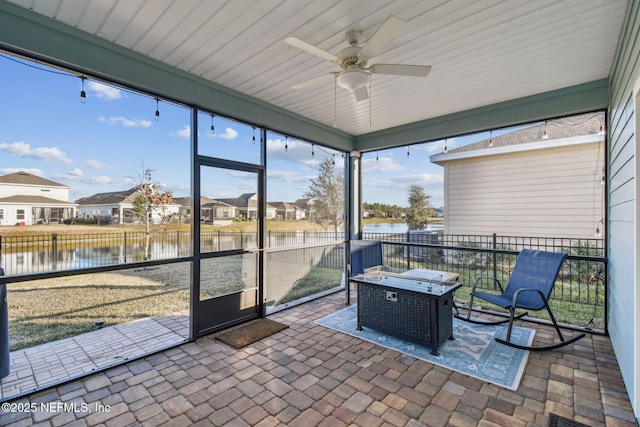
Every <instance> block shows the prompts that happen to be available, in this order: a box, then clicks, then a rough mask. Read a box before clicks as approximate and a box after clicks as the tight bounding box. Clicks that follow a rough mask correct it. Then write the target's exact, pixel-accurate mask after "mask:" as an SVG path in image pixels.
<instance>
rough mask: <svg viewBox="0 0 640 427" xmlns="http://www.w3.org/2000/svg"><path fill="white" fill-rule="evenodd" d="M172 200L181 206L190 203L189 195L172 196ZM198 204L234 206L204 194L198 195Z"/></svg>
mask: <svg viewBox="0 0 640 427" xmlns="http://www.w3.org/2000/svg"><path fill="white" fill-rule="evenodd" d="M173 201H174V202H176V203H177V204H179V205H181V206H189V205H191V197H174V199H173ZM200 205H201V206H207V205H216V206H229V207H235V206H232V205H230V204H228V203H225V202H221V201H220V200H216V199H211V198H209V197H204V196H202V197H200Z"/></svg>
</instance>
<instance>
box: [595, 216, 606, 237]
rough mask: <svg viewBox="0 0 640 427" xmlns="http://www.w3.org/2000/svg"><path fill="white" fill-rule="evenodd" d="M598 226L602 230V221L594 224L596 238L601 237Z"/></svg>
mask: <svg viewBox="0 0 640 427" xmlns="http://www.w3.org/2000/svg"><path fill="white" fill-rule="evenodd" d="M600 226H602V227H603V228H604V220H602V219H601V220H600V221H598V223H597V224H596V237H602V230H601V228H600Z"/></svg>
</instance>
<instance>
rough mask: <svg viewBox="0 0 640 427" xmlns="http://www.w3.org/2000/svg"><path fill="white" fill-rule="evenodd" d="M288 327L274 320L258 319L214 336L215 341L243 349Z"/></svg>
mask: <svg viewBox="0 0 640 427" xmlns="http://www.w3.org/2000/svg"><path fill="white" fill-rule="evenodd" d="M288 327H289V326H288V325H285V324H282V323H280V322H276V321H275V320H270V319H258V320H254V321H253V322H249V323H246V324H244V325H242V326H238V327H237V328H233V329H230V330H228V331H226V332H222V333H221V334H220V335H217V336H216V339H217V340H218V341H222V342H223V343H225V344H227V345H230V346H231V347H234V348H243V347H246V346H248V345H249V344H253V343H254V342H256V341H260V340H261V339H262V338H266V337H268V336H270V335H273V334H275V333H276V332H280V331H281V330H283V329H287V328H288Z"/></svg>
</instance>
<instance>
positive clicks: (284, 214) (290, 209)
mask: <svg viewBox="0 0 640 427" xmlns="http://www.w3.org/2000/svg"><path fill="white" fill-rule="evenodd" d="M269 206H273V207H274V208H276V218H278V219H283V220H285V221H295V220H299V219H303V218H304V210H303V209H302V208H299V207H298V206H296V204H295V203H289V202H269Z"/></svg>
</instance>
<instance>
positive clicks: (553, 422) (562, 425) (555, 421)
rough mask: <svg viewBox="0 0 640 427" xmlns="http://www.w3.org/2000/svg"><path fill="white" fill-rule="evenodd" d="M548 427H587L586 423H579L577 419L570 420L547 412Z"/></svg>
mask: <svg viewBox="0 0 640 427" xmlns="http://www.w3.org/2000/svg"><path fill="white" fill-rule="evenodd" d="M549 427H589V426H587V425H586V424H582V423H579V422H578V421H574V420H570V419H568V418H565V417H561V416H560V415H557V414H554V413H550V414H549Z"/></svg>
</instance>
